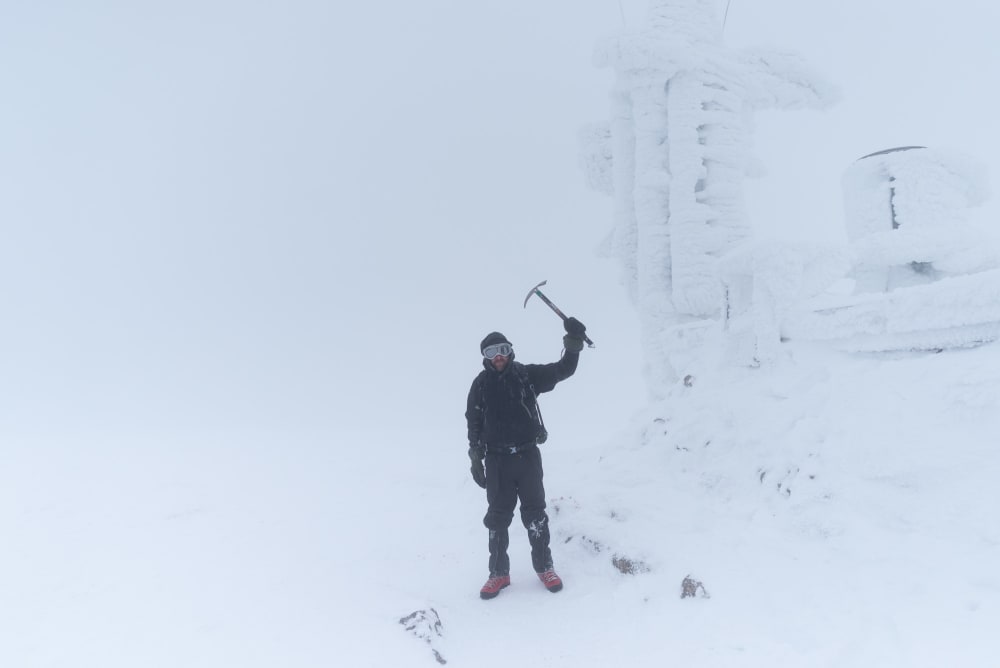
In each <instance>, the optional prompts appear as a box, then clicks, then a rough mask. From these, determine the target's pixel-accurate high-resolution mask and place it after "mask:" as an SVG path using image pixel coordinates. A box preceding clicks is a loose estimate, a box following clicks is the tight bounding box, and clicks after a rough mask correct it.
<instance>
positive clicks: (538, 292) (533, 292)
mask: <svg viewBox="0 0 1000 668" xmlns="http://www.w3.org/2000/svg"><path fill="white" fill-rule="evenodd" d="M546 283H548V281H547V280H545V281H542V282H541V283H539V284H538V285H536V286H535V287H533V288H531V290H528V296H527V297H525V298H524V308H528V300H529V299H531V295H538V298H539V299H541V300H542V301H543V302H545V303H546V304H547V305H548V307H549V308H550V309H552V310H553V311H555V312H556V315H557V316H559V317H560V318H562V319H563V320H566V314H565V313H563V312H562V311H560V310H559V307H558V306H556V305H555V304H553V303H552V300H551V299H549V298H548V297H546V296H545V294H544V293H543V292H542V291H541V290H539V289H538V288H540V287H542V286H543V285H545V284H546ZM583 340H584V341H586V342H587V345H588V346H590V347H591V348H593V347H594V342H593V341H591V340H590V337H588V336H587V335H586V334H585V335H584V336H583Z"/></svg>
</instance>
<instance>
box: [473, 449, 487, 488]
mask: <svg viewBox="0 0 1000 668" xmlns="http://www.w3.org/2000/svg"><path fill="white" fill-rule="evenodd" d="M485 456H486V452H485V451H484V450H483V448H481V447H476V446H472V447H470V448H469V459H471V460H472V479H473V480H475V481H476V484H477V485H479V486H480V487H482V488H483V489H486V467H485V466H484V465H483V457H485Z"/></svg>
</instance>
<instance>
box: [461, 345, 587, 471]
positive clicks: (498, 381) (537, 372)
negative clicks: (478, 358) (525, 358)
mask: <svg viewBox="0 0 1000 668" xmlns="http://www.w3.org/2000/svg"><path fill="white" fill-rule="evenodd" d="M579 361H580V354H579V353H571V352H567V353H565V354H564V355H563V357H562V359H561V360H559V361H558V362H553V363H551V364H521V363H520V362H516V361H514V360H513V359H511V361H510V363H509V364H508V365H507V366H506V367H505V368H504V370H503V371H501V372H498V371H497V370H496V369H494V368H493V365H492V364H491V363H490V361H489V360H483V367H485V368H484V369H483V370H482V371H480V372H479V375H478V376H476V379H475V380H474V381H472V387H471V388H470V389H469V400H468V406H467V408H466V411H465V419H466V422H468V425H469V445H470V446H471V447H479V446H485V447H486V450H487V451H488V452H489V451H491V450H496V449H499V448H503V447H510V446H523V445H527V444H532V443H535V441H536V440H537V439H538V436H539V434H540V433H541V431H542V428H541V424H540V420H539V418H538V402H537V401H536V400H535V397H536V396H537V395H539V394H541V393H543V392H549V391H551V390H552V388H554V387H555V386H556V383H558V382H559V381H561V380H566V379H567V378H569V377H570V376H572V375H573V373H574V372H575V371H576V365H577V363H578V362H579Z"/></svg>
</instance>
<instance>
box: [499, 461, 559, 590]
mask: <svg viewBox="0 0 1000 668" xmlns="http://www.w3.org/2000/svg"><path fill="white" fill-rule="evenodd" d="M518 499H520V500H521V522H522V523H523V524H524V528H525V529H527V530H528V542H529V543H531V564H532V566H534V568H535V572H536V573H542V572H545V571H547V570H549V569H551V568H552V552H551V550H549V516H548V515H547V514H546V513H545V488H544V487H543V486H542V453H541V452H540V451H539V450H538V446H531V447H528V448H527V449H526V450H523V451H521V452H518V453H516V454H495V453H488V454H487V455H486V500H487V502H488V503H489V510H487V511H486V517H484V518H483V524H485V525H486V528H487V529H489V530H490V575H491V576H496V575H509V574H510V558H509V557H508V556H507V546H508V544H509V543H510V537H509V534H508V532H507V528H508V527H509V526H510V523H511V521H512V520H513V519H514V506H515V505H516V504H517V501H518Z"/></svg>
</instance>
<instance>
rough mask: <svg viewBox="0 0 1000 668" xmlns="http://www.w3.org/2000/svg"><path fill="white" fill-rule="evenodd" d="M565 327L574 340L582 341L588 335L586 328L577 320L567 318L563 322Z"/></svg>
mask: <svg viewBox="0 0 1000 668" xmlns="http://www.w3.org/2000/svg"><path fill="white" fill-rule="evenodd" d="M563 327H565V328H566V333H567V334H569V335H570V336H572V337H573V338H574V339H580V340H581V341H582V340H583V337H584V335H585V334H586V333H587V328H586V326H585V325H584V324H583V323H582V322H580V321H579V320H577V319H576V318H566V319H565V320H563Z"/></svg>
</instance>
